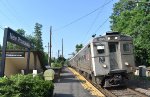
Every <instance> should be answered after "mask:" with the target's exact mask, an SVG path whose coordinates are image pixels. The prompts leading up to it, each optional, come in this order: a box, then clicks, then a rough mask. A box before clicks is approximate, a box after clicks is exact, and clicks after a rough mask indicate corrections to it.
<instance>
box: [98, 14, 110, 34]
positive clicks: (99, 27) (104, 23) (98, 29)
mask: <svg viewBox="0 0 150 97" xmlns="http://www.w3.org/2000/svg"><path fill="white" fill-rule="evenodd" d="M108 20H109V17H108V18H107V19H106V20H105V21H104V22H103V23H102V24H101V25H99V27H98V28H97V29H96V30H95V33H97V32H98V30H99V29H100V28H101V27H102V26H103V25H104V24H105V23H106V22H107V21H108Z"/></svg>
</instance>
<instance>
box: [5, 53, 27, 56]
mask: <svg viewBox="0 0 150 97" xmlns="http://www.w3.org/2000/svg"><path fill="white" fill-rule="evenodd" d="M6 57H25V53H24V52H6Z"/></svg>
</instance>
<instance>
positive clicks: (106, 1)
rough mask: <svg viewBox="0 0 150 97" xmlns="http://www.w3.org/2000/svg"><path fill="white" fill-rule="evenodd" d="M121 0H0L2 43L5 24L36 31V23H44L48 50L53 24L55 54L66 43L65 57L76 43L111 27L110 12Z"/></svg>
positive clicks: (27, 32)
mask: <svg viewBox="0 0 150 97" xmlns="http://www.w3.org/2000/svg"><path fill="white" fill-rule="evenodd" d="M116 2H118V0H0V44H2V43H3V34H4V30H3V29H4V28H5V27H10V28H12V29H13V30H17V29H24V30H25V31H26V33H25V34H27V35H34V34H33V32H34V26H35V23H39V24H42V40H43V47H44V51H45V52H48V48H47V47H46V46H47V45H48V42H49V41H50V26H52V57H57V56H58V50H60V54H61V51H62V50H61V49H62V39H63V44H64V57H65V58H69V57H71V55H70V54H71V53H72V52H75V46H76V44H83V45H86V44H87V43H88V42H89V41H90V39H91V38H92V37H91V36H92V35H93V34H96V35H97V36H99V35H104V34H105V33H106V32H107V31H110V22H109V21H110V19H109V17H110V15H111V14H112V12H113V5H114V4H115V3H116Z"/></svg>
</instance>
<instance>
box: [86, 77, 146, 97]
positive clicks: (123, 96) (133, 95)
mask: <svg viewBox="0 0 150 97" xmlns="http://www.w3.org/2000/svg"><path fill="white" fill-rule="evenodd" d="M88 81H90V80H88ZM90 83H92V84H93V85H94V86H95V87H96V88H97V89H98V90H100V91H101V92H102V93H103V94H104V95H105V96H106V97H148V96H146V95H144V94H142V93H139V92H137V91H135V90H133V89H131V88H128V87H119V88H109V89H105V88H102V87H101V86H99V85H97V84H95V83H93V82H91V81H90Z"/></svg>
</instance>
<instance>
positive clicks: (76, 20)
mask: <svg viewBox="0 0 150 97" xmlns="http://www.w3.org/2000/svg"><path fill="white" fill-rule="evenodd" d="M112 1H113V0H110V1H108V2H107V3H105V4H104V5H102V6H100V7H98V8H96V9H95V10H93V11H91V12H89V13H88V14H86V15H83V16H81V17H79V18H77V19H75V20H73V21H72V22H70V23H68V24H66V25H64V26H63V27H61V28H59V29H56V30H54V31H58V30H61V29H64V28H66V27H68V26H70V25H71V24H73V23H76V22H78V21H80V20H81V19H83V18H85V17H87V16H89V15H91V14H93V13H94V12H96V11H98V10H99V9H100V8H103V7H104V6H106V5H107V4H109V3H110V2H112Z"/></svg>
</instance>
